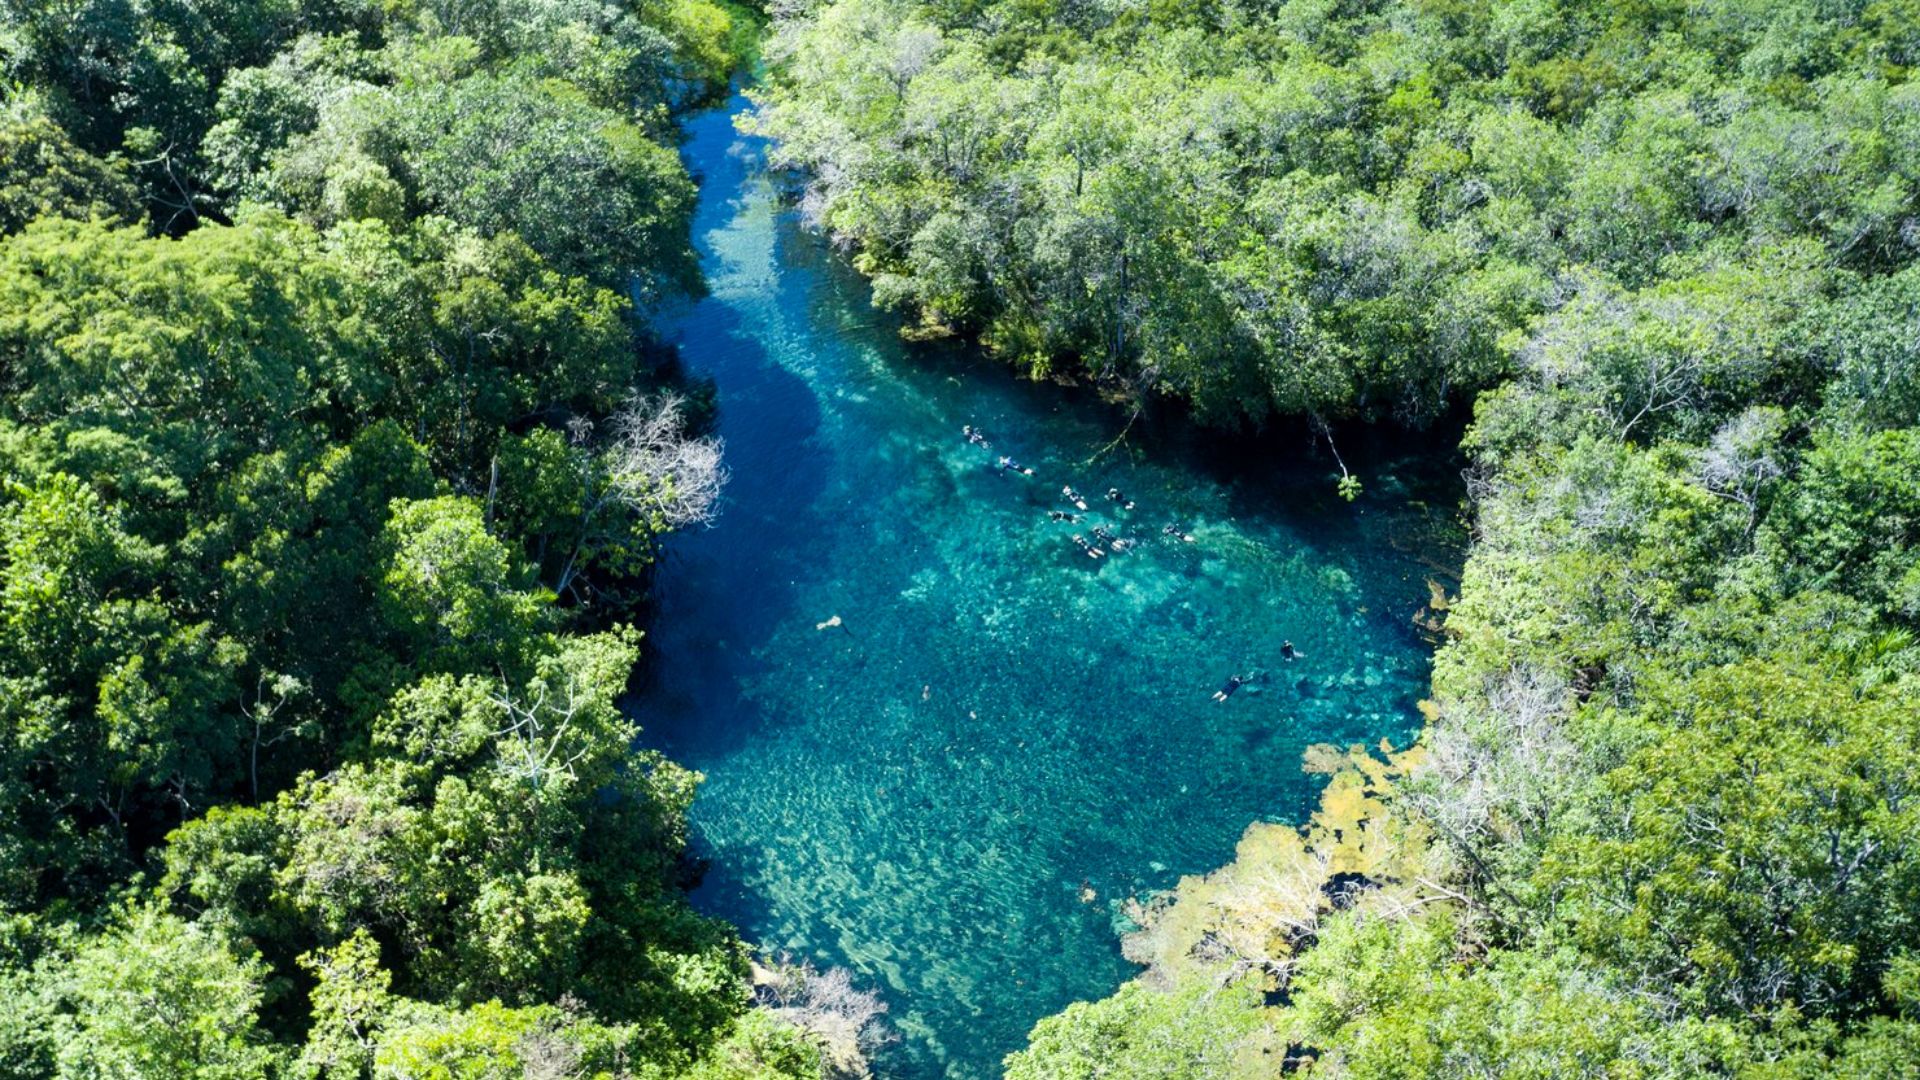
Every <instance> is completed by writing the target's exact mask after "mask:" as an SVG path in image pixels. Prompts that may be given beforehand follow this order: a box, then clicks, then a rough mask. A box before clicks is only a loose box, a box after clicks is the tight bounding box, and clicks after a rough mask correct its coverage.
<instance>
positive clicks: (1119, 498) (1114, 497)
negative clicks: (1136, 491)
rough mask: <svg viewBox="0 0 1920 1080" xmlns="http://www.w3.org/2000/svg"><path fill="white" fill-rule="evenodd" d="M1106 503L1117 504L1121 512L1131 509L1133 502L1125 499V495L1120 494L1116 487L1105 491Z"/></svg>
mask: <svg viewBox="0 0 1920 1080" xmlns="http://www.w3.org/2000/svg"><path fill="white" fill-rule="evenodd" d="M1107 501H1108V502H1117V503H1119V504H1120V509H1122V510H1131V509H1133V500H1132V499H1129V498H1127V497H1126V496H1125V495H1122V494H1120V489H1119V488H1117V487H1110V488H1108V489H1107Z"/></svg>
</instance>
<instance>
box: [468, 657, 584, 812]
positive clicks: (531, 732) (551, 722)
mask: <svg viewBox="0 0 1920 1080" xmlns="http://www.w3.org/2000/svg"><path fill="white" fill-rule="evenodd" d="M557 674H558V677H557V678H544V679H541V680H539V681H538V682H536V683H535V684H534V685H533V687H532V688H531V690H530V691H529V692H528V693H527V694H526V695H524V696H521V697H515V696H514V694H513V690H512V688H511V687H509V686H508V685H507V683H506V681H505V679H504V678H503V679H502V680H501V691H500V692H499V693H498V694H495V695H494V696H493V703H494V705H496V706H498V707H499V709H500V711H501V713H502V715H503V717H504V719H505V722H504V723H503V724H502V725H501V726H500V727H499V728H498V729H496V730H495V731H494V733H493V735H494V738H495V739H496V740H497V742H496V745H497V747H498V748H499V755H500V768H501V769H502V770H503V771H504V772H506V773H507V774H508V775H510V776H514V777H517V778H519V779H521V780H525V781H526V782H528V783H529V784H532V785H533V786H534V787H535V788H540V787H544V786H545V781H546V780H547V779H548V778H549V777H551V776H553V775H555V774H559V775H562V776H566V777H569V778H570V777H572V775H573V767H574V766H575V765H576V764H578V763H579V762H580V760H581V759H582V758H584V757H586V756H587V755H588V754H590V753H592V751H593V749H594V747H593V742H592V740H589V739H581V738H576V737H572V736H573V735H574V731H573V729H574V725H575V722H576V721H577V720H580V719H582V718H583V716H584V714H585V713H586V712H587V711H588V710H590V709H593V708H594V707H595V706H596V704H597V701H596V699H595V695H594V693H593V691H592V689H591V688H590V687H588V686H587V685H586V681H585V680H584V679H582V678H581V677H580V676H579V674H578V673H576V672H574V671H571V670H566V669H562V670H561V671H560V672H558V673H557Z"/></svg>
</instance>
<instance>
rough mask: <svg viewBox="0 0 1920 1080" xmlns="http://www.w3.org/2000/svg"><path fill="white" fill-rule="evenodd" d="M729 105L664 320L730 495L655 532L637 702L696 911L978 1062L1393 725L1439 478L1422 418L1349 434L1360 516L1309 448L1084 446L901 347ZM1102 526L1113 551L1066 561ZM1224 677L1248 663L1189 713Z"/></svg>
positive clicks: (1032, 403) (934, 1051) (694, 162)
mask: <svg viewBox="0 0 1920 1080" xmlns="http://www.w3.org/2000/svg"><path fill="white" fill-rule="evenodd" d="M745 107H746V103H745V102H744V100H741V99H736V100H735V101H734V102H732V103H731V104H730V105H729V107H728V108H726V109H724V110H720V111H717V112H713V113H709V114H706V115H703V116H700V117H697V118H695V119H694V120H693V121H692V122H691V123H690V124H689V136H690V139H689V142H688V144H687V146H686V149H685V154H686V157H687V160H688V163H689V166H690V167H691V168H692V170H693V171H694V173H695V174H696V176H698V177H699V178H700V179H701V181H702V186H701V202H700V208H699V213H698V217H697V218H696V222H695V239H696V241H697V243H698V244H699V246H700V248H701V252H702V255H703V258H704V260H705V265H706V270H707V274H708V279H709V284H710V287H711V289H712V293H711V295H710V296H709V297H707V298H706V299H704V300H702V301H700V302H699V303H697V304H695V305H692V306H691V307H690V308H689V309H688V310H687V311H686V312H685V313H684V314H682V315H681V316H680V317H679V318H678V320H677V322H676V324H675V327H674V330H673V335H672V336H673V337H674V338H675V339H676V340H677V341H678V343H679V345H680V347H681V352H682V357H683V359H684V362H685V364H686V367H687V368H688V370H689V371H690V372H691V373H693V374H696V375H701V376H707V377H711V378H712V379H714V380H715V383H716V386H717V390H718V400H719V421H718V432H719V434H720V435H722V436H723V437H724V438H725V439H726V440H727V457H728V462H729V465H730V467H731V469H732V472H733V480H732V483H731V485H730V487H729V490H728V495H727V499H726V505H725V508H724V511H723V516H722V518H721V520H720V522H719V524H718V525H717V526H716V527H715V528H713V529H711V530H709V531H705V532H702V533H699V534H697V535H686V536H681V537H677V538H675V539H674V540H673V541H672V543H671V544H670V546H669V550H668V552H667V555H666V558H665V560H664V563H663V565H662V567H661V570H660V573H659V576H658V581H657V585H656V594H657V597H658V600H659V610H658V613H657V616H656V618H655V619H654V622H653V625H654V626H655V629H654V630H653V631H652V632H651V633H650V635H649V637H648V641H647V645H648V659H647V661H646V662H645V667H644V669H643V673H642V688H641V690H640V691H639V693H638V694H637V695H636V697H635V698H634V700H633V702H632V708H633V710H634V713H635V715H636V717H637V718H638V719H639V721H640V723H641V724H642V725H643V726H644V727H645V729H646V732H647V734H646V736H645V738H646V740H647V742H649V743H650V744H652V745H656V746H659V747H661V748H663V749H665V750H666V751H668V752H669V753H670V754H671V755H672V756H673V757H675V758H676V759H678V760H679V761H681V762H683V763H685V764H687V765H689V766H691V767H693V768H696V769H699V770H700V771H702V772H703V773H705V774H706V777H707V779H706V783H705V785H704V786H703V787H702V789H701V794H700V796H699V799H698V801H697V802H696V804H695V807H694V813H693V817H694V824H695V830H696V845H697V848H698V852H699V854H700V855H702V856H703V857H705V858H707V859H709V860H710V861H711V867H710V869H709V871H708V874H707V877H706V879H705V882H704V883H703V885H702V886H701V888H700V889H699V890H698V891H697V892H696V894H695V902H696V903H697V904H698V905H699V906H700V907H701V908H702V909H703V910H706V911H709V912H712V913H714V914H717V915H721V916H724V917H726V918H728V919H730V920H733V921H734V922H736V923H737V924H739V925H740V926H741V928H742V930H743V931H744V933H745V934H746V935H747V937H748V938H749V940H753V941H756V942H758V943H760V944H762V945H765V946H768V947H771V948H775V949H786V950H789V951H791V952H792V953H793V954H794V955H795V956H796V957H804V958H810V959H813V960H814V961H816V962H817V963H821V964H840V965H847V966H850V967H852V968H853V969H854V970H855V971H856V972H857V973H858V975H859V977H860V979H861V981H863V982H864V983H867V984H870V985H877V986H880V987H881V988H882V989H883V990H884V991H885V993H886V996H887V1000H888V1002H889V1005H890V1007H891V1012H890V1014H889V1021H890V1023H891V1025H892V1026H893V1027H894V1028H895V1029H896V1030H897V1031H898V1032H899V1034H900V1039H899V1041H898V1042H897V1043H895V1044H894V1045H893V1046H891V1047H890V1048H888V1049H887V1050H886V1051H885V1052H884V1053H883V1055H882V1060H881V1061H880V1062H879V1065H880V1069H879V1071H880V1073H881V1075H883V1076H892V1077H903V1078H921V1077H943V1076H950V1077H956V1078H973V1077H986V1076H993V1075H997V1074H998V1063H999V1060H1000V1058H1001V1057H1002V1056H1003V1055H1004V1054H1006V1053H1008V1052H1009V1051H1012V1050H1016V1049H1019V1048H1020V1047H1021V1046H1022V1045H1024V1041H1025V1035H1026V1032H1027V1031H1028V1029H1029V1028H1030V1027H1031V1026H1032V1024H1033V1023H1034V1021H1035V1020H1037V1019H1038V1018H1040V1017H1042V1016H1044V1015H1046V1014H1048V1013H1050V1012H1053V1011H1056V1010H1058V1009H1059V1008H1061V1007H1063V1006H1064V1005H1066V1004H1067V1003H1069V1002H1071V1001H1073V1000H1075V999H1078V998H1092V997H1100V996H1104V995H1106V994H1108V993H1111V992H1112V991H1113V990H1114V989H1115V988H1116V987H1117V986H1118V985H1119V984H1120V983H1121V982H1122V981H1124V980H1125V979H1126V978H1128V977H1129V976H1130V975H1131V974H1132V972H1133V970H1134V969H1133V968H1132V967H1131V965H1129V964H1127V963H1126V962H1125V961H1124V960H1123V959H1122V958H1121V956H1120V951H1119V946H1118V940H1117V937H1116V933H1115V930H1116V925H1117V923H1118V922H1119V906H1120V903H1121V901H1122V900H1123V899H1124V898H1126V897H1127V896H1130V895H1141V894H1144V893H1146V892H1148V891H1150V890H1154V889H1161V888H1166V887H1169V886H1171V885H1172V884H1173V883H1174V882H1175V881H1176V880H1177V879H1178V877H1179V875H1181V874H1183V873H1196V872H1202V871H1205V870H1208V869H1211V868H1213V867H1216V866H1218V865H1220V864H1221V863H1223V862H1225V861H1227V860H1228V859H1230V858H1231V857H1232V853H1233V844H1234V841H1235V840H1236V839H1237V838H1238V837H1239V835H1240V833H1241V832H1242V830H1244V829H1245V827H1246V826H1247V824H1248V823H1249V822H1252V821H1255V820H1259V819H1267V820H1298V819H1299V818H1300V817H1301V816H1302V815H1303V814H1304V812H1305V811H1306V809H1307V807H1308V806H1309V805H1310V801H1311V799H1312V798H1313V796H1314V794H1315V792H1316V791H1317V788H1318V783H1319V781H1318V779H1317V778H1314V777H1309V776H1307V775H1305V774H1303V773H1302V772H1301V770H1300V754H1301V751H1302V750H1303V749H1304V748H1305V747H1306V746H1307V745H1309V744H1311V743H1315V742H1336V743H1348V742H1368V743H1373V742H1378V741H1379V740H1380V739H1381V738H1383V737H1387V738H1392V739H1395V740H1404V739H1405V738H1406V737H1407V736H1408V735H1409V734H1410V733H1411V732H1412V731H1413V730H1414V729H1415V727H1416V726H1417V723H1418V714H1417V711H1416V708H1415V703H1416V701H1417V700H1418V699H1419V698H1420V697H1421V696H1422V694H1423V692H1424V686H1425V680H1426V677H1427V673H1428V670H1429V657H1430V648H1429V646H1428V645H1427V644H1426V643H1425V642H1423V641H1422V640H1421V638H1420V637H1419V635H1418V633H1417V632H1416V630H1415V628H1414V627H1413V626H1412V625H1411V617H1412V615H1413V614H1414V612H1415V611H1416V610H1417V609H1419V608H1420V606H1421V605H1422V604H1423V603H1425V602H1426V600H1427V597H1428V586H1427V583H1426V581H1427V579H1428V578H1429V577H1432V576H1435V575H1436V573H1438V572H1439V567H1440V566H1441V565H1442V564H1444V562H1445V561H1446V559H1447V558H1448V555H1447V553H1446V552H1445V551H1444V550H1440V549H1439V547H1437V546H1436V545H1440V544H1441V543H1442V538H1444V537H1446V536H1448V535H1450V529H1451V523H1450V519H1451V506H1452V503H1453V501H1454V499H1455V498H1456V495H1455V493H1454V488H1455V486H1456V485H1457V480H1455V479H1454V473H1455V470H1456V466H1455V465H1454V464H1453V462H1452V459H1451V457H1450V455H1448V454H1447V453H1446V452H1445V451H1444V450H1443V449H1436V448H1443V447H1444V446H1445V445H1447V443H1446V440H1445V439H1444V438H1441V437H1434V438H1430V439H1426V440H1422V441H1421V442H1419V443H1414V444H1409V445H1406V446H1402V447H1393V446H1384V445H1381V446H1373V447H1371V448H1369V447H1368V446H1365V445H1362V444H1359V443H1356V445H1355V446H1354V447H1351V448H1350V447H1348V446H1347V445H1346V444H1345V443H1343V445H1342V449H1343V451H1346V452H1347V454H1348V458H1349V463H1350V464H1357V467H1358V468H1360V469H1361V470H1362V471H1363V473H1364V476H1365V479H1366V482H1367V486H1368V493H1367V494H1366V495H1364V496H1363V497H1362V498H1361V499H1360V500H1359V501H1358V502H1357V503H1354V504H1348V503H1345V502H1342V501H1340V500H1339V499H1338V498H1336V497H1335V496H1334V484H1333V479H1332V477H1333V475H1334V473H1335V469H1334V466H1333V464H1332V461H1331V459H1330V458H1326V457H1324V456H1316V455H1315V454H1314V453H1312V451H1311V443H1310V441H1309V440H1308V439H1307V438H1306V437H1305V436H1304V434H1303V435H1301V436H1300V437H1299V438H1297V439H1294V440H1293V441H1291V442H1287V441H1285V440H1276V441H1275V442H1273V443H1266V444H1259V445H1258V447H1257V452H1255V449H1256V447H1255V444H1252V443H1247V442H1230V441H1225V440H1221V439H1218V438H1216V437H1212V436H1207V435H1205V434H1202V433H1198V432H1195V431H1192V430H1190V429H1189V428H1187V427H1186V426H1185V425H1182V424H1179V423H1172V422H1163V423H1160V424H1157V425H1154V424H1148V423H1146V422H1144V421H1143V422H1142V423H1140V424H1138V425H1136V426H1135V428H1134V429H1133V430H1132V431H1130V432H1129V434H1128V437H1127V438H1126V439H1125V440H1124V441H1122V442H1121V443H1120V444H1118V445H1117V446H1115V447H1114V448H1113V449H1111V450H1108V451H1107V452H1105V453H1104V454H1103V453H1101V451H1102V448H1103V447H1106V446H1108V445H1109V444H1110V443H1112V442H1113V440H1114V439H1115V437H1116V436H1117V435H1119V434H1120V433H1121V431H1122V430H1123V429H1124V428H1125V427H1126V420H1127V417H1126V415H1125V414H1124V413H1123V412H1120V411H1117V410H1115V409H1113V408H1111V407H1108V406H1106V405H1103V404H1101V403H1100V402H1098V401H1097V400H1094V399H1093V398H1092V397H1091V396H1089V395H1087V394H1085V393H1080V392H1073V391H1069V390H1065V389H1062V388H1059V387H1053V386H1047V385H1036V384H1033V383H1028V382H1022V381H1020V380H1017V379H1015V378H1014V377H1012V375H1011V374H1010V373H1009V372H1008V371H1007V370H1006V369H1005V367H1004V366H1003V365H1000V364H998V363H995V362H993V361H991V360H987V359H984V358H981V357H978V356H977V355H975V354H974V353H972V352H971V351H970V350H967V349H963V348H926V347H910V346H907V345H905V344H903V343H902V342H901V340H900V338H899V336H898V334H897V332H896V326H895V323H894V322H893V321H892V320H891V319H889V318H888V317H886V316H885V315H883V314H881V313H879V312H876V311H874V310H873V309H872V308H871V306H870V305H869V303H868V295H869V294H868V291H867V289H866V286H865V285H864V283H863V282H861V281H860V280H859V279H858V277H857V276H856V275H854V274H853V273H852V271H851V270H850V269H848V268H847V267H846V266H845V265H844V263H843V261H841V260H840V259H839V258H838V257H837V256H835V255H834V254H833V253H832V252H831V251H830V250H829V249H828V248H827V247H826V245H825V244H824V242H823V241H821V240H820V239H819V238H817V237H815V236H813V235H810V234H808V233H806V232H804V231H803V230H801V228H800V227H799V224H798V221H797V218H796V215H795V213H794V212H793V211H792V210H791V209H789V208H788V207H787V206H786V205H785V204H784V203H783V202H782V200H781V199H780V198H779V189H778V187H777V185H776V184H775V182H774V181H773V180H771V179H769V178H768V177H767V176H766V175H765V174H764V173H763V172H762V171H761V169H760V155H759V151H760V146H759V143H758V141H757V140H755V139H752V138H749V137H743V136H739V135H737V134H735V133H734V131H733V129H732V126H731V120H730V118H731V116H732V115H733V114H734V113H737V112H738V111H740V110H741V109H743V108H745ZM965 424H972V425H977V426H978V427H980V428H981V429H982V430H983V431H984V433H985V435H986V437H987V439H989V440H990V441H991V443H992V449H991V450H990V451H989V450H987V449H983V448H982V447H980V446H977V445H972V444H970V443H968V442H967V441H966V440H965V439H963V438H962V435H961V428H962V425H965ZM1422 443H1423V444H1424V445H1422ZM1276 448H1277V449H1276ZM1000 455H1011V456H1012V457H1014V458H1015V459H1017V460H1018V461H1019V462H1020V463H1021V464H1023V465H1025V466H1027V467H1029V468H1031V469H1032V470H1033V475H1032V476H1027V475H1024V474H1022V473H1019V472H1015V471H1011V470H1009V471H1004V472H1003V471H999V470H996V469H995V468H994V467H993V465H994V462H995V461H996V459H997V458H998V457H999V456H1000ZM1358 463H1363V464H1358ZM1063 484H1070V485H1072V486H1073V487H1074V488H1076V489H1077V490H1078V491H1079V493H1080V494H1081V495H1082V496H1083V498H1084V500H1085V502H1086V505H1087V509H1086V510H1085V511H1080V510H1078V509H1077V508H1076V507H1073V506H1071V505H1070V504H1069V503H1068V502H1067V501H1066V500H1064V499H1063V497H1062V496H1061V494H1060V489H1061V486H1062V485H1063ZM1110 487H1114V488H1118V489H1119V490H1120V491H1121V492H1122V493H1123V494H1124V496H1125V498H1126V499H1129V500H1132V501H1133V503H1134V508H1133V509H1132V510H1127V509H1125V508H1124V506H1123V504H1122V503H1120V502H1114V501H1110V500H1108V499H1107V498H1106V492H1107V491H1108V489H1109V488H1110ZM1423 499H1424V500H1425V501H1424V502H1423V501H1422V500H1423ZM1050 510H1053V511H1062V512H1071V513H1081V514H1083V519H1082V520H1081V521H1079V522H1077V523H1071V522H1060V521H1054V520H1050V519H1049V516H1048V511H1050ZM1174 522H1177V523H1178V524H1179V526H1180V529H1179V531H1180V532H1183V533H1185V534H1188V535H1191V537H1192V538H1193V539H1192V542H1191V543H1189V542H1185V541H1184V540H1183V539H1181V538H1180V537H1177V536H1168V535H1166V534H1165V533H1164V532H1163V527H1164V526H1165V525H1167V524H1168V523H1174ZM1095 525H1102V526H1104V527H1105V528H1106V529H1107V530H1108V531H1110V532H1111V533H1112V534H1113V535H1115V536H1117V537H1120V538H1122V539H1124V540H1127V541H1130V543H1129V544H1128V545H1125V549H1124V550H1120V551H1112V550H1109V551H1108V552H1107V554H1105V555H1104V557H1101V558H1098V559H1094V558H1089V557H1087V556H1086V555H1085V554H1083V553H1082V551H1081V550H1080V549H1079V548H1078V547H1076V546H1075V544H1074V542H1073V541H1072V539H1071V537H1072V536H1073V535H1075V534H1079V535H1081V536H1082V537H1083V538H1089V539H1090V538H1091V537H1092V535H1093V534H1092V532H1091V530H1092V528H1093V526H1095ZM836 617H837V621H836ZM1283 639H1291V640H1292V641H1293V642H1294V643H1295V644H1296V645H1297V647H1298V648H1299V650H1300V651H1301V652H1302V653H1303V654H1304V656H1303V658H1302V659H1300V660H1297V661H1294V662H1287V661H1285V660H1283V659H1282V658H1281V655H1280V649H1279V646H1280V642H1281V641H1282V640H1283ZM1235 672H1241V673H1246V672H1258V673H1259V674H1258V677H1257V678H1255V680H1254V681H1253V682H1251V683H1250V684H1249V685H1248V686H1247V687H1246V688H1245V689H1242V690H1241V691H1240V692H1239V693H1237V694H1236V695H1235V696H1234V697H1233V698H1232V699H1231V700H1230V701H1228V702H1227V703H1225V704H1219V703H1216V702H1214V701H1213V700H1212V699H1211V695H1212V694H1213V692H1214V690H1215V689H1217V688H1218V687H1220V685H1221V684H1222V683H1223V682H1224V681H1225V680H1226V679H1227V677H1228V676H1229V675H1230V674H1233V673H1235ZM1087 890H1091V893H1092V895H1093V897H1094V898H1093V900H1092V901H1091V902H1088V901H1086V900H1085V899H1084V894H1085V891H1087Z"/></svg>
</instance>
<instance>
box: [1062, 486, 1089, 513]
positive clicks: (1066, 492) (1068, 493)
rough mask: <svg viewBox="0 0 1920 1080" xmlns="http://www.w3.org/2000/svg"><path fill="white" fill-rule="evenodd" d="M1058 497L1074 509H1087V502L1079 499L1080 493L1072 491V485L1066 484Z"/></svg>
mask: <svg viewBox="0 0 1920 1080" xmlns="http://www.w3.org/2000/svg"><path fill="white" fill-rule="evenodd" d="M1060 497H1061V498H1063V499H1065V500H1067V501H1068V502H1070V503H1072V504H1073V505H1074V507H1075V508H1076V509H1079V510H1085V509H1086V508H1087V500H1086V499H1084V498H1081V496H1080V493H1079V492H1077V491H1075V490H1073V485H1072V484H1067V485H1064V486H1062V487H1061V488H1060Z"/></svg>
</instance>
